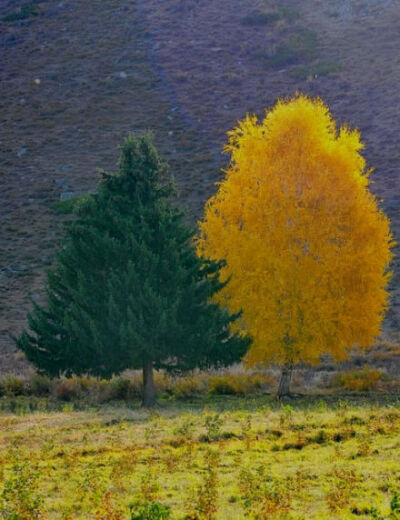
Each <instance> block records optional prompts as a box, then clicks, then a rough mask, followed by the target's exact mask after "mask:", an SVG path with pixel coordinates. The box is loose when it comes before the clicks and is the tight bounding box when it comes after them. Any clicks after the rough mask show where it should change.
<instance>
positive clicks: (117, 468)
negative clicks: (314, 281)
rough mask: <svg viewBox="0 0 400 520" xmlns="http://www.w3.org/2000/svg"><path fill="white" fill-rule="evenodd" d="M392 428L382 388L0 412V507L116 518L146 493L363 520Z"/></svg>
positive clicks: (185, 502)
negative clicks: (283, 398) (282, 398)
mask: <svg viewBox="0 0 400 520" xmlns="http://www.w3.org/2000/svg"><path fill="white" fill-rule="evenodd" d="M44 405H45V402H44ZM399 426H400V401H399V400H398V399H397V398H394V397H393V396H391V397H390V396H388V395H386V396H385V395H382V394H381V395H379V394H369V395H367V396H365V397H362V396H357V397H354V395H353V396H351V395H350V394H347V395H342V397H341V398H339V397H338V396H331V397H327V396H325V397H324V398H321V397H302V398H299V399H296V400H294V401H292V402H291V404H290V405H289V404H286V405H285V404H279V403H277V402H276V401H275V400H274V399H273V398H272V397H270V396H254V397H251V396H248V397H245V398H239V397H229V396H224V397H220V398H217V397H215V396H214V397H212V398H210V397H209V398H207V397H202V398H201V399H198V400H193V401H191V402H178V401H175V400H172V401H162V402H161V404H160V405H159V406H158V407H157V408H156V409H154V410H153V411H152V412H146V411H144V410H141V409H140V408H139V407H138V406H137V405H136V404H132V405H131V406H128V405H127V404H123V403H121V404H120V405H119V406H117V405H113V406H102V407H96V408H88V409H87V410H84V411H74V410H73V405H72V404H71V403H67V404H65V405H64V409H63V410H62V411H60V412H53V413H51V412H40V411H37V412H35V413H25V414H22V415H16V414H10V413H3V415H1V416H0V446H1V458H0V476H1V479H2V484H1V488H2V491H1V497H2V503H1V502H0V503H1V508H2V509H0V511H1V513H2V518H18V519H20V518H21V519H22V518H23V519H31V518H32V519H33V518H42V517H44V518H48V519H56V518H57V519H58V518H59V519H61V518H63V519H65V518H71V519H72V518H74V519H75V518H77V519H78V518H93V519H97V520H98V519H110V520H112V519H113V520H118V519H121V518H124V519H125V518H130V517H131V514H132V513H130V508H129V506H130V504H132V503H134V502H140V503H142V504H147V505H148V504H149V503H151V502H154V501H157V502H159V503H161V504H163V505H167V506H170V508H171V518H173V519H183V518H187V519H196V518H198V519H202V518H208V519H213V518H215V519H225V520H226V519H230V520H231V519H232V520H234V519H244V518H257V519H264V518H265V519H266V518H268V519H270V518H280V519H304V520H306V519H319V520H323V519H348V518H372V517H373V516H371V510H372V508H373V507H376V508H377V510H378V511H380V512H381V513H382V514H384V515H385V514H388V511H389V503H390V500H391V498H392V496H393V494H394V493H395V491H396V490H399V489H400V482H399V479H400V465H399V448H400V439H399V435H398V432H399ZM1 488H0V489H1ZM23 507H25V510H23V509H22V508H23ZM138 507H139V506H138ZM18 508H21V511H22V513H21V511H19V510H18ZM139 509H140V507H139ZM10 511H11V512H14V511H18V512H19V514H20V516H7V514H8V515H9V513H10ZM26 511H28V512H26ZM134 511H136V512H138V509H135V508H134V509H133V512H134ZM40 513H41V514H42V515H43V516H40ZM132 518H133V516H132ZM135 518H167V517H162V516H160V517H156V516H154V517H150V516H149V517H145V516H142V517H135ZM375 518H380V517H375ZM390 518H395V517H390ZM396 518H397V517H396Z"/></svg>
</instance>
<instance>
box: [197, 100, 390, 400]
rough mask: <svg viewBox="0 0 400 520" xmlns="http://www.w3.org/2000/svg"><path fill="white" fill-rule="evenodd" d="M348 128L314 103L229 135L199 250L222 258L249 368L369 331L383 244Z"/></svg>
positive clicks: (386, 252)
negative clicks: (246, 338)
mask: <svg viewBox="0 0 400 520" xmlns="http://www.w3.org/2000/svg"><path fill="white" fill-rule="evenodd" d="M362 149H363V144H362V142H361V140H360V135H359V132H358V131H357V130H350V129H349V128H348V127H347V126H343V127H341V128H340V129H338V128H337V127H336V124H335V122H334V120H333V118H332V116H331V115H330V113H329V111H328V109H327V107H326V106H325V105H324V103H323V102H322V101H321V100H320V99H310V98H307V97H305V96H302V95H298V96H297V97H295V98H294V99H290V100H281V101H279V102H278V103H277V105H276V106H275V107H274V108H273V110H271V111H269V112H267V113H266V115H265V118H264V119H263V120H262V121H261V122H259V121H258V120H257V117H255V116H248V117H246V119H245V120H244V121H242V122H241V123H239V125H238V126H237V128H235V129H234V130H233V131H232V132H230V134H229V143H228V145H227V148H226V151H227V152H228V153H230V154H231V163H230V166H229V168H228V170H227V172H226V178H225V179H224V180H223V182H221V183H220V186H219V190H218V192H217V193H216V195H215V196H213V197H212V198H211V199H210V201H209V202H208V204H207V207H206V213H205V218H204V220H203V221H202V222H201V224H200V233H201V235H200V239H199V253H200V254H201V255H202V256H204V257H208V258H212V259H214V260H219V259H221V258H223V259H225V260H226V265H225V267H224V268H223V270H222V273H221V274H222V278H223V279H228V278H231V281H230V283H229V285H227V286H226V287H224V289H223V290H222V291H221V292H220V294H219V295H218V299H219V300H220V301H222V302H224V303H225V304H227V305H228V306H229V309H230V311H231V312H235V310H237V309H242V310H243V313H242V318H241V319H242V323H243V325H244V326H245V327H247V329H248V330H249V331H250V333H251V335H252V337H253V344H252V346H251V348H250V350H249V353H248V356H247V361H248V362H249V363H259V362H261V363H266V364H267V363H277V364H279V365H281V366H282V367H283V372H282V375H283V378H282V379H281V383H282V384H281V386H280V389H279V393H280V394H281V395H283V394H285V393H287V392H288V391H289V382H290V375H291V371H292V368H293V366H294V365H295V364H296V363H300V362H308V363H315V362H317V361H318V360H319V358H320V356H321V354H323V353H330V354H331V355H333V356H334V357H336V358H339V359H340V358H342V359H343V358H344V357H346V354H347V351H348V349H350V348H351V347H352V346H354V345H359V346H360V347H367V346H369V345H371V343H372V342H373V340H374V338H375V337H376V336H377V335H378V334H379V332H380V327H381V322H382V318H383V316H384V312H385V309H386V308H387V303H388V292H387V283H388V279H389V277H390V272H389V271H388V267H389V262H390V260H391V247H392V237H391V233H390V229H389V220H388V218H387V217H386V216H385V215H384V214H383V212H382V211H381V209H380V208H379V206H378V203H377V200H376V198H375V197H374V195H373V194H372V193H371V192H370V191H369V173H370V170H368V169H366V163H365V159H364V158H363V156H362V155H361V150H362Z"/></svg>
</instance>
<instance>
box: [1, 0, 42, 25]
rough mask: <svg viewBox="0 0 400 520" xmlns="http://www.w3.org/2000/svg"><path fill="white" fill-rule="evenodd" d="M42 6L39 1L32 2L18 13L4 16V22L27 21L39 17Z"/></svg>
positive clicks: (33, 0)
mask: <svg viewBox="0 0 400 520" xmlns="http://www.w3.org/2000/svg"><path fill="white" fill-rule="evenodd" d="M39 12H40V6H39V5H38V1H37V0H32V1H31V2H29V3H28V4H25V5H23V6H22V7H21V8H20V9H19V10H18V11H17V12H15V13H10V14H7V15H6V16H3V18H2V21H3V22H16V21H18V20H26V19H27V18H31V17H32V16H38V14H39Z"/></svg>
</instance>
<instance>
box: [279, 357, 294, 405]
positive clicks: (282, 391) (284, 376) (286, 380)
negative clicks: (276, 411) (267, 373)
mask: <svg viewBox="0 0 400 520" xmlns="http://www.w3.org/2000/svg"><path fill="white" fill-rule="evenodd" d="M292 373H293V363H286V364H285V365H283V367H282V373H281V379H280V381H279V387H278V394H277V397H278V399H282V397H289V396H290V381H291V379H292Z"/></svg>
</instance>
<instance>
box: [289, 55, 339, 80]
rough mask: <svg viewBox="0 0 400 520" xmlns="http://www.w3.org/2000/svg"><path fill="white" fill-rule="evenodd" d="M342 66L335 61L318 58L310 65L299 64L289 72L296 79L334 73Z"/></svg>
mask: <svg viewBox="0 0 400 520" xmlns="http://www.w3.org/2000/svg"><path fill="white" fill-rule="evenodd" d="M342 68H343V67H342V65H341V64H340V63H338V62H336V61H327V60H320V61H317V62H315V63H313V64H311V65H299V66H297V67H295V68H294V69H293V70H292V71H291V74H292V76H293V77H295V78H297V79H302V80H305V79H307V78H309V77H312V78H315V77H320V76H326V75H327V74H334V73H335V72H339V71H340V70H342Z"/></svg>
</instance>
